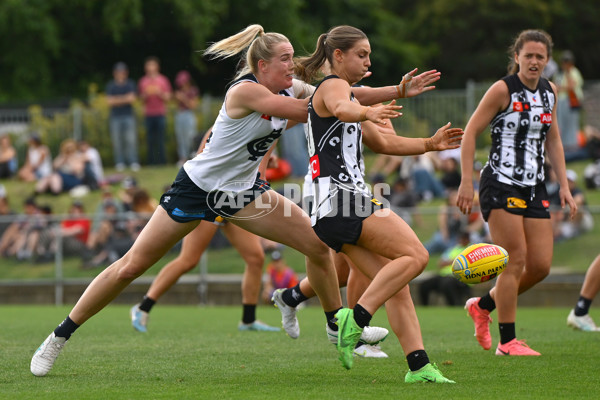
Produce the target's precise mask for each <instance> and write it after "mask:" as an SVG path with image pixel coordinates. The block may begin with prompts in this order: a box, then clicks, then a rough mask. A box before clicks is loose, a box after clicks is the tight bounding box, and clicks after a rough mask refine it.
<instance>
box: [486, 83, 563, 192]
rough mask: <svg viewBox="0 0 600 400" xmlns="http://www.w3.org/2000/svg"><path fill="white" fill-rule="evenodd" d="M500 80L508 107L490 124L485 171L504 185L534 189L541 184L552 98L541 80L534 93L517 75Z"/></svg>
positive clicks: (550, 91)
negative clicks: (531, 187)
mask: <svg viewBox="0 0 600 400" xmlns="http://www.w3.org/2000/svg"><path fill="white" fill-rule="evenodd" d="M502 80H503V81H504V82H505V83H506V85H507V86H508V92H509V96H510V103H509V104H508V107H507V108H506V109H505V110H504V111H502V112H499V113H498V114H497V115H496V116H495V117H494V119H493V120H492V122H491V124H490V130H491V135H492V147H491V149H490V155H489V159H488V162H487V164H486V168H491V170H492V172H493V174H494V177H495V178H496V179H497V180H498V181H499V182H502V183H504V184H508V185H516V186H521V187H528V186H535V185H536V184H539V183H541V182H543V181H544V143H545V141H546V135H547V133H548V130H549V129H550V125H551V123H552V109H553V108H554V103H555V94H554V91H553V90H552V87H551V86H550V83H549V82H548V80H546V79H544V78H540V80H539V83H538V87H537V88H536V90H534V91H532V90H530V89H529V88H527V87H526V86H525V85H524V84H523V83H522V82H521V80H520V79H519V77H518V76H517V75H516V74H514V75H509V76H507V77H505V78H503V79H502Z"/></svg>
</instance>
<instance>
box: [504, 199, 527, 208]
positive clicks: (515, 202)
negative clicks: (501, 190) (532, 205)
mask: <svg viewBox="0 0 600 400" xmlns="http://www.w3.org/2000/svg"><path fill="white" fill-rule="evenodd" d="M506 207H508V208H527V202H526V201H525V200H523V199H519V198H518V197H509V198H508V199H506Z"/></svg>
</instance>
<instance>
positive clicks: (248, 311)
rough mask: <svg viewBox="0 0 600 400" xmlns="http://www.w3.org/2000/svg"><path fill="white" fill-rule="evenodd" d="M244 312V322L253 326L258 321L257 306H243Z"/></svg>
mask: <svg viewBox="0 0 600 400" xmlns="http://www.w3.org/2000/svg"><path fill="white" fill-rule="evenodd" d="M242 306H243V308H244V312H243V314H242V322H243V323H245V324H251V323H253V322H254V321H256V304H242Z"/></svg>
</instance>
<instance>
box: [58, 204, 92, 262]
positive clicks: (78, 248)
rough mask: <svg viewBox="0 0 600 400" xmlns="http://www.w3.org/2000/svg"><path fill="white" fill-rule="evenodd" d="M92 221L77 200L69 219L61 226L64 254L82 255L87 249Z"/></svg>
mask: <svg viewBox="0 0 600 400" xmlns="http://www.w3.org/2000/svg"><path fill="white" fill-rule="evenodd" d="M91 226H92V221H91V220H90V219H89V218H88V217H87V216H86V215H85V210H84V207H83V204H82V203H81V202H80V201H78V200H76V201H74V202H73V204H71V207H70V208H69V218H67V219H65V220H63V221H62V222H61V224H60V229H61V235H62V248H63V254H64V255H66V256H69V255H80V254H82V252H83V251H84V250H85V248H86V243H87V240H88V236H89V234H90V228H91Z"/></svg>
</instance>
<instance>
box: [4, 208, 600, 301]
mask: <svg viewBox="0 0 600 400" xmlns="http://www.w3.org/2000/svg"><path fill="white" fill-rule="evenodd" d="M398 211H399V212H400V213H408V214H409V215H410V219H411V220H413V221H417V220H418V221H420V222H419V223H418V224H413V229H414V230H415V231H416V232H417V234H418V235H419V237H420V238H421V240H422V241H423V242H424V243H425V242H427V239H428V238H429V235H431V233H432V232H434V231H435V229H437V214H438V213H439V207H432V206H420V207H418V208H411V209H405V210H398ZM588 211H589V212H590V213H591V215H592V216H593V220H594V221H593V222H594V224H593V227H592V228H591V229H590V230H587V231H586V232H583V233H581V234H580V235H579V236H576V237H574V238H569V239H566V238H565V239H563V240H561V241H557V242H556V244H555V254H554V262H553V265H554V266H560V267H564V268H563V269H573V270H574V271H579V272H580V273H583V272H584V271H585V268H587V265H588V264H589V263H590V262H591V261H592V260H593V259H594V258H595V256H596V255H597V254H598V251H599V250H598V246H597V238H598V237H600V205H590V206H588ZM96 217H97V216H94V215H89V216H86V218H88V219H89V220H93V219H94V218H96ZM148 217H149V216H148V215H144V216H140V215H135V214H131V213H124V214H119V215H115V216H113V217H110V218H108V217H104V218H103V220H113V221H115V222H118V221H121V222H127V221H131V220H132V219H139V218H143V219H144V220H146V219H147V218H148ZM29 218H34V217H29ZM35 218H37V216H35ZM67 219H72V217H69V216H67V215H53V216H49V217H47V218H45V220H44V222H45V223H46V226H45V228H44V229H46V230H47V233H49V235H47V236H50V237H51V239H52V241H53V242H52V246H51V247H52V248H53V249H54V253H53V254H52V258H50V259H46V260H45V262H42V263H38V262H37V261H36V259H35V258H31V259H24V260H21V261H19V260H17V259H16V258H15V257H5V256H4V257H2V258H0V265H1V266H2V267H0V269H2V271H0V286H4V287H7V286H9V287H10V286H13V287H15V288H18V287H20V286H22V285H26V284H30V283H31V282H35V283H36V284H40V285H41V284H44V285H46V286H48V285H50V286H53V287H54V300H55V303H56V304H57V305H60V304H63V303H64V292H65V285H68V284H70V283H74V282H76V283H78V284H81V283H82V282H90V281H91V280H92V279H93V277H94V276H95V275H96V274H97V273H98V271H99V270H101V268H105V267H107V266H108V265H109V264H110V261H105V262H104V263H102V264H101V265H98V266H96V268H94V269H89V270H85V269H82V267H81V266H82V265H83V263H82V261H83V259H82V258H81V256H77V255H69V256H67V255H66V254H65V251H64V246H63V245H64V243H65V242H64V238H63V236H62V235H61V231H60V229H58V227H59V226H60V224H61V222H63V221H64V220H67ZM24 220H25V216H23V215H16V216H14V215H13V216H2V217H0V224H7V223H8V224H10V223H13V222H16V223H19V221H20V222H23V221H24ZM131 243H133V241H132V242H131ZM218 247H220V246H218ZM178 251H179V248H178V247H177V246H176V247H175V248H174V251H173V252H172V253H176V252H178ZM222 251H223V249H222V248H217V247H215V246H209V249H208V250H207V251H206V252H205V254H204V255H203V257H202V258H201V260H200V262H199V264H198V267H197V269H196V272H195V273H194V274H192V275H190V276H193V279H194V280H197V287H198V294H199V298H200V300H201V302H205V303H206V302H208V299H207V296H208V284H209V282H211V273H210V272H211V271H213V272H212V273H215V271H219V272H220V269H221V268H222V265H221V264H222V263H223V259H222V257H223V253H222ZM574 252H575V253H574ZM174 256H175V254H172V255H171V256H170V259H172V258H173V257H174ZM298 256H300V255H299V253H298ZM225 257H226V256H225ZM301 260H303V258H302V259H301ZM166 262H167V261H165V262H163V265H164V264H165V263H166ZM235 262H236V263H238V264H240V265H242V264H243V262H241V258H240V260H237V261H235ZM575 263H577V264H580V265H574V264H575ZM36 270H37V271H38V272H40V273H43V274H42V275H39V274H37V273H36ZM48 271H50V272H51V273H48ZM157 272H158V270H157V269H156V270H155V272H154V273H152V272H150V273H147V274H146V275H148V277H151V276H153V275H155V274H156V273H157ZM148 277H147V278H148ZM2 303H3V300H2V299H1V298H0V304H2Z"/></svg>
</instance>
